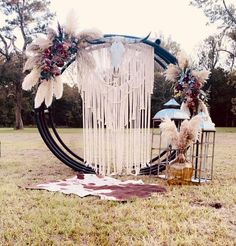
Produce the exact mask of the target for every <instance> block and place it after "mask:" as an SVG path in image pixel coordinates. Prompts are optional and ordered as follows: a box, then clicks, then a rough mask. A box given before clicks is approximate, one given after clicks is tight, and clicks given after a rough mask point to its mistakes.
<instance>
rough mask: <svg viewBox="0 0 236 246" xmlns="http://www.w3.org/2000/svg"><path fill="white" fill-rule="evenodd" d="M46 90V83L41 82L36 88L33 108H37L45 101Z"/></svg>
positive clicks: (44, 81)
mask: <svg viewBox="0 0 236 246" xmlns="http://www.w3.org/2000/svg"><path fill="white" fill-rule="evenodd" d="M46 90H47V81H46V80H43V81H42V82H41V84H40V85H39V87H38V90H37V93H36V96H35V99H34V107H35V108H39V107H40V106H41V104H42V103H43V101H44V99H45V94H46Z"/></svg>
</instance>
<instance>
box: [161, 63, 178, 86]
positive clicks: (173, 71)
mask: <svg viewBox="0 0 236 246" xmlns="http://www.w3.org/2000/svg"><path fill="white" fill-rule="evenodd" d="M179 74H180V70H179V68H178V67H177V66H176V65H174V64H170V65H168V67H167V69H166V71H165V72H164V75H165V78H166V80H169V81H171V82H175V81H176V80H177V78H178V76H179Z"/></svg>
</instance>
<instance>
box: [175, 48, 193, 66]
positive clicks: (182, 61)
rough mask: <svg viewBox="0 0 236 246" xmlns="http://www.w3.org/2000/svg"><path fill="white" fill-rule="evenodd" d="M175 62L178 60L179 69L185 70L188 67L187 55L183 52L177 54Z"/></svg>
mask: <svg viewBox="0 0 236 246" xmlns="http://www.w3.org/2000/svg"><path fill="white" fill-rule="evenodd" d="M177 60H178V64H179V67H180V68H181V69H185V68H187V67H188V66H189V65H190V64H189V61H188V58H187V55H186V53H185V52H183V51H181V52H179V53H178V54H177Z"/></svg>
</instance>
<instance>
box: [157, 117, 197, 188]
mask: <svg viewBox="0 0 236 246" xmlns="http://www.w3.org/2000/svg"><path fill="white" fill-rule="evenodd" d="M200 122H201V117H200V116H198V115H196V116H194V117H192V118H191V119H190V120H185V121H183V123H182V124H181V126H180V130H179V131H177V128H176V126H175V123H174V121H171V120H170V119H166V120H165V121H164V122H162V123H161V124H160V128H161V132H162V135H163V139H166V141H167V144H168V145H169V144H171V145H172V147H173V148H176V149H177V150H178V155H177V157H176V158H175V159H174V160H172V161H171V162H170V163H169V165H167V167H166V177H167V182H168V184H187V183H190V182H191V180H192V175H193V164H192V163H191V162H190V161H188V160H187V159H186V155H185V154H186V151H187V148H188V147H189V146H190V145H191V143H192V142H193V141H196V140H197V139H198V136H199V134H200Z"/></svg>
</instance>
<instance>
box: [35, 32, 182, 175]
mask: <svg viewBox="0 0 236 246" xmlns="http://www.w3.org/2000/svg"><path fill="white" fill-rule="evenodd" d="M113 36H120V37H124V38H129V39H134V40H137V39H140V38H138V37H134V36H127V35H114V34H106V35H104V38H109V37H113ZM141 42H143V43H145V44H147V45H150V46H152V47H153V48H154V54H155V55H154V60H155V62H156V63H157V64H159V65H160V66H161V67H162V68H163V69H166V67H167V65H168V64H170V63H173V64H177V59H176V58H175V57H174V56H173V55H172V54H170V53H169V52H168V51H167V50H165V49H164V48H162V47H160V45H159V44H160V40H157V41H156V42H152V41H150V40H147V39H144V40H142V41H141ZM100 43H101V42H100ZM97 44H99V42H98V43H97ZM94 45H95V44H94ZM74 61H75V57H74V58H72V59H71V60H70V61H69V62H68V63H67V64H66V65H65V66H64V67H63V68H62V71H61V72H62V73H63V72H64V71H65V69H66V68H67V67H68V66H69V65H70V64H71V63H73V62H74ZM35 121H36V125H37V128H38V130H39V133H40V135H41V137H42V139H43V141H44V142H45V144H46V145H47V147H48V148H49V149H50V151H51V152H52V153H53V154H54V155H55V156H56V157H57V158H58V159H59V160H60V161H62V162H63V163H64V164H65V165H67V166H69V167H71V168H72V169H74V170H75V171H78V172H83V173H95V171H94V169H93V168H91V167H90V166H89V165H88V164H86V163H85V161H84V160H83V158H82V157H80V156H78V155H77V154H75V153H74V152H73V151H72V150H71V149H70V148H69V147H68V146H67V145H66V144H65V143H64V142H63V140H62V139H61V137H60V135H59V134H58V132H57V130H56V127H55V124H54V122H53V116H52V112H51V108H50V107H49V108H46V106H45V105H44V104H42V105H41V107H40V108H37V109H35ZM49 128H51V131H50V130H49ZM156 158H157V157H155V158H154V159H153V160H151V161H150V163H149V164H150V166H148V167H146V168H143V169H142V170H140V174H149V173H150V172H151V169H150V168H151V167H152V168H153V166H152V165H151V164H152V162H153V161H154V160H156Z"/></svg>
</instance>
